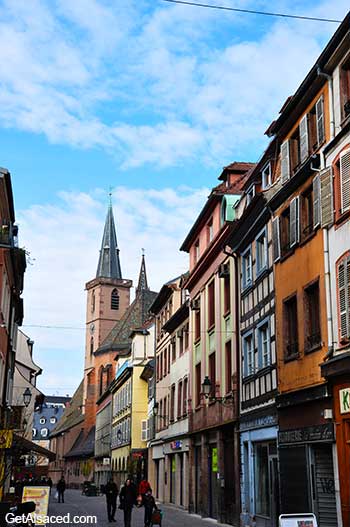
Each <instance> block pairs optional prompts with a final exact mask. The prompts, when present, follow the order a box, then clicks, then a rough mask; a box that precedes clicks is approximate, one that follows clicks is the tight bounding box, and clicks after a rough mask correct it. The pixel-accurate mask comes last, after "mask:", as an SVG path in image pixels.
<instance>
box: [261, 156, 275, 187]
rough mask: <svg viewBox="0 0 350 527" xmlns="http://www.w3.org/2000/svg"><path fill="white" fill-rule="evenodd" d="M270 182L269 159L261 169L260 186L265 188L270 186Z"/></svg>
mask: <svg viewBox="0 0 350 527" xmlns="http://www.w3.org/2000/svg"><path fill="white" fill-rule="evenodd" d="M271 183H272V170H271V161H269V162H268V163H266V165H265V166H264V168H263V169H262V171H261V188H262V190H266V189H268V188H270V187H271Z"/></svg>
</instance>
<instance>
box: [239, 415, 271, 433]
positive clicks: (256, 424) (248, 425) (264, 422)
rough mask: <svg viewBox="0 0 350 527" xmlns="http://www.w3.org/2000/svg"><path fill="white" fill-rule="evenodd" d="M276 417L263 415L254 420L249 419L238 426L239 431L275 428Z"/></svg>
mask: <svg viewBox="0 0 350 527" xmlns="http://www.w3.org/2000/svg"><path fill="white" fill-rule="evenodd" d="M276 425H277V416H276V415H264V416H262V417H257V418H256V419H249V421H242V422H241V424H240V428H239V429H240V431H244V430H252V429H254V428H265V427H267V426H276Z"/></svg>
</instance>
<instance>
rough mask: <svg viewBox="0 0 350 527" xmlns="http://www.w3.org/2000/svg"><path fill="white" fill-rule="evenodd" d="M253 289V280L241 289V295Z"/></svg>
mask: <svg viewBox="0 0 350 527" xmlns="http://www.w3.org/2000/svg"><path fill="white" fill-rule="evenodd" d="M252 290H253V282H251V283H250V284H249V285H246V286H243V288H242V291H241V296H245V295H247V294H248V293H250V292H251V291H252Z"/></svg>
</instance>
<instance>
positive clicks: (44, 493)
mask: <svg viewBox="0 0 350 527" xmlns="http://www.w3.org/2000/svg"><path fill="white" fill-rule="evenodd" d="M49 497H50V487H23V495H22V503H26V502H27V501H34V502H35V515H36V516H39V517H40V516H41V517H45V516H47V512H48V508H49ZM37 525H44V523H40V524H39V523H37Z"/></svg>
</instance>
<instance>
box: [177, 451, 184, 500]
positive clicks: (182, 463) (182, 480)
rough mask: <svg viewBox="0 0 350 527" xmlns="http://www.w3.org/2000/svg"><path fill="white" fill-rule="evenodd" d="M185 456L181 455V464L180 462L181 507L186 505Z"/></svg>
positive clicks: (179, 456)
mask: <svg viewBox="0 0 350 527" xmlns="http://www.w3.org/2000/svg"><path fill="white" fill-rule="evenodd" d="M183 456H184V454H179V455H178V458H179V462H180V505H183V504H184V498H183V492H184V459H183Z"/></svg>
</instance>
